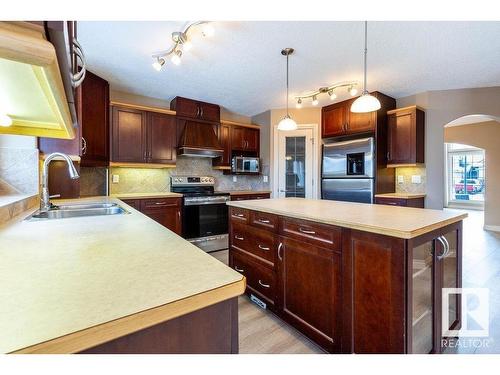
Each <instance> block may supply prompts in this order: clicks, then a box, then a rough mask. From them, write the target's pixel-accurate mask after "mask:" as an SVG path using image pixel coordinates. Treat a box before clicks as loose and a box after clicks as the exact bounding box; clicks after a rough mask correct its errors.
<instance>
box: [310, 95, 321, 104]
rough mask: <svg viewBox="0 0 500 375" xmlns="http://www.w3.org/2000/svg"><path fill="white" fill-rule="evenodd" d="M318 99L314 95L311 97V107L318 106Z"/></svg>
mask: <svg viewBox="0 0 500 375" xmlns="http://www.w3.org/2000/svg"><path fill="white" fill-rule="evenodd" d="M318 103H319V102H318V97H317V96H316V95H314V96H313V101H312V105H318Z"/></svg>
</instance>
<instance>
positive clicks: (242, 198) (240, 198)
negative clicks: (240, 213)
mask: <svg viewBox="0 0 500 375" xmlns="http://www.w3.org/2000/svg"><path fill="white" fill-rule="evenodd" d="M270 197H271V193H255V194H248V193H244V194H238V193H231V200H232V201H245V200H250V199H268V198H270Z"/></svg>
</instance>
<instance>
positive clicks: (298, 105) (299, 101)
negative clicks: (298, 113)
mask: <svg viewBox="0 0 500 375" xmlns="http://www.w3.org/2000/svg"><path fill="white" fill-rule="evenodd" d="M295 107H297V108H302V99H300V98H299V99H298V100H297V104H296V105H295Z"/></svg>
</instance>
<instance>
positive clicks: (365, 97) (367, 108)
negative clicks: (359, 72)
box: [351, 21, 380, 113]
mask: <svg viewBox="0 0 500 375" xmlns="http://www.w3.org/2000/svg"><path fill="white" fill-rule="evenodd" d="M367 46H368V21H365V64H364V65H365V66H364V68H365V70H364V79H363V92H362V94H361V96H360V97H359V98H357V99H356V100H355V101H354V102H353V103H352V105H351V112H354V113H367V112H373V111H377V110H379V109H380V102H379V100H378V99H377V98H376V97H374V96H373V95H370V93H369V92H368V90H367V88H366V69H367V67H366V65H367V64H366V55H367V52H368V47H367Z"/></svg>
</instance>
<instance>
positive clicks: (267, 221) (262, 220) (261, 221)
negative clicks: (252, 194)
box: [257, 197, 271, 224]
mask: <svg viewBox="0 0 500 375" xmlns="http://www.w3.org/2000/svg"><path fill="white" fill-rule="evenodd" d="M257 199H261V197H257ZM259 222H260V223H263V224H269V223H270V222H271V221H269V220H267V219H259Z"/></svg>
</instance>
